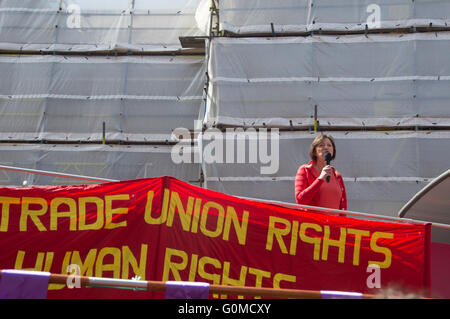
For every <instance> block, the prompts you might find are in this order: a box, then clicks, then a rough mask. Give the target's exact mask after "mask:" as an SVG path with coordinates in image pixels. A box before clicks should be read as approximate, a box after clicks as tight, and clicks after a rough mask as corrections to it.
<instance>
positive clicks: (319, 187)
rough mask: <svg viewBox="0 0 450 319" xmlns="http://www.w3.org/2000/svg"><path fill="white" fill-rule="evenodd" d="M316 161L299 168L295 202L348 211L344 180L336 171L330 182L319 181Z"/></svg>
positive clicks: (296, 179) (296, 178)
mask: <svg viewBox="0 0 450 319" xmlns="http://www.w3.org/2000/svg"><path fill="white" fill-rule="evenodd" d="M319 175H320V173H319V172H318V171H317V169H316V168H315V167H314V161H311V162H309V163H308V164H304V165H302V166H300V167H299V168H298V171H297V175H296V176H295V200H296V201H297V203H298V204H301V205H309V206H318V207H326V208H333V209H343V210H347V194H346V192H345V186H344V179H343V178H342V175H341V174H340V173H339V172H338V171H337V170H336V169H335V171H334V174H333V175H332V176H331V178H330V182H329V183H327V182H326V181H322V180H320V179H318V177H319Z"/></svg>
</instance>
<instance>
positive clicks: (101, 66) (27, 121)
mask: <svg viewBox="0 0 450 319" xmlns="http://www.w3.org/2000/svg"><path fill="white" fill-rule="evenodd" d="M0 73H2V74H8V77H2V78H1V79H0V139H1V140H31V141H34V140H36V139H37V140H40V139H50V140H60V141H74V140H75V141H76V140H83V141H93V140H97V141H101V140H102V134H103V132H102V129H103V128H102V127H103V122H105V135H106V136H105V137H106V139H107V140H123V141H142V142H145V141H162V142H165V141H166V140H171V133H172V130H173V129H175V128H177V127H185V128H188V129H193V128H194V120H196V119H197V118H198V116H199V110H200V106H201V104H202V103H203V97H202V89H203V85H204V77H205V63H204V59H203V57H188V56H176V57H168V56H159V57H157V56H151V57H150V56H148V57H73V56H3V57H0Z"/></svg>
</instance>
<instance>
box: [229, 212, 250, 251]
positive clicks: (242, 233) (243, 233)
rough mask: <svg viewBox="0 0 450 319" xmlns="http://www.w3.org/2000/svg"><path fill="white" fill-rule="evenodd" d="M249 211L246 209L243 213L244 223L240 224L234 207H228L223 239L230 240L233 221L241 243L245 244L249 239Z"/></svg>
mask: <svg viewBox="0 0 450 319" xmlns="http://www.w3.org/2000/svg"><path fill="white" fill-rule="evenodd" d="M248 214H249V213H248V211H246V210H244V212H243V214H242V223H241V224H239V218H238V216H237V214H236V211H235V210H234V208H233V207H231V206H228V207H227V216H226V217H225V227H224V231H223V239H224V240H227V241H228V240H229V237H230V228H231V222H233V226H234V231H235V233H236V236H237V238H238V241H239V244H241V245H245V241H246V239H247V225H248Z"/></svg>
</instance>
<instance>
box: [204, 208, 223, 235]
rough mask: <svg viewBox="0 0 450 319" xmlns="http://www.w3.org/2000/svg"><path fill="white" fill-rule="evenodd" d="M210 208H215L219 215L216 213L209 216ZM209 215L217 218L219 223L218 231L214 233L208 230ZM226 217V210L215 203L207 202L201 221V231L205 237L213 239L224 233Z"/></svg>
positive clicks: (217, 225)
mask: <svg viewBox="0 0 450 319" xmlns="http://www.w3.org/2000/svg"><path fill="white" fill-rule="evenodd" d="M210 208H214V209H215V210H217V214H215V213H212V214H209V210H210ZM208 215H216V216H217V223H216V227H215V228H216V229H215V230H213V231H211V230H208V229H206V222H207V219H208ZM224 216H225V210H224V208H223V207H222V205H220V204H218V203H216V202H213V201H210V202H207V203H206V204H205V205H203V210H202V216H201V219H200V230H201V231H202V233H203V234H204V235H205V236H208V237H213V238H214V237H217V236H219V235H220V234H221V233H222V229H223V220H224Z"/></svg>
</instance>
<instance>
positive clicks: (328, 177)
mask: <svg viewBox="0 0 450 319" xmlns="http://www.w3.org/2000/svg"><path fill="white" fill-rule="evenodd" d="M327 165H330V161H327ZM330 177H331V176H327V183H329V182H330Z"/></svg>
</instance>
